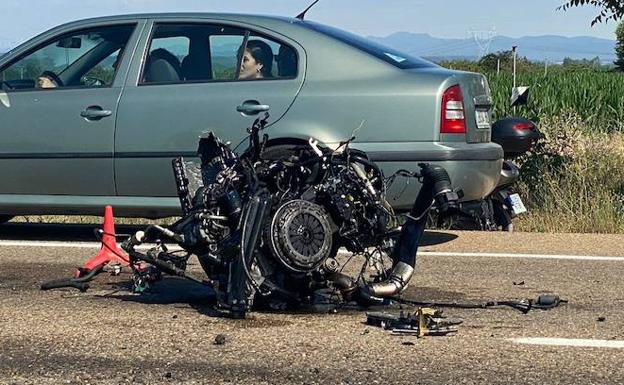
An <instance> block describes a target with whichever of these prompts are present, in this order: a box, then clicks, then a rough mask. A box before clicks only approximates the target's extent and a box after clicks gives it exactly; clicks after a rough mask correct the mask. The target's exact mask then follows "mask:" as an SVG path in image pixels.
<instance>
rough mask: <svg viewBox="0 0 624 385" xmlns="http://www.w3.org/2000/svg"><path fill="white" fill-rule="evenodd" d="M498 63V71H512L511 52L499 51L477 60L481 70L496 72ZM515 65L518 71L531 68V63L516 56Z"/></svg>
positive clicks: (524, 58)
mask: <svg viewBox="0 0 624 385" xmlns="http://www.w3.org/2000/svg"><path fill="white" fill-rule="evenodd" d="M499 61H500V69H501V70H502V71H511V70H512V69H513V51H499V52H496V53H490V54H487V55H485V56H483V57H482V58H481V59H479V63H478V64H479V67H480V68H481V69H482V70H487V71H496V69H497V68H498V63H499ZM516 65H517V67H518V69H519V70H521V71H522V70H527V69H529V68H530V67H531V62H530V61H529V59H527V58H526V57H521V56H518V57H517V58H516Z"/></svg>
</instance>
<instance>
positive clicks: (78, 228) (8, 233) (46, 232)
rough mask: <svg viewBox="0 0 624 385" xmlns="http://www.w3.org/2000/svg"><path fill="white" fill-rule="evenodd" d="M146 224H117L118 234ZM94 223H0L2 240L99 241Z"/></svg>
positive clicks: (127, 232)
mask: <svg viewBox="0 0 624 385" xmlns="http://www.w3.org/2000/svg"><path fill="white" fill-rule="evenodd" d="M144 227H145V225H116V226H115V231H116V232H117V234H133V233H135V232H136V231H138V230H140V229H142V228H144ZM96 228H101V225H93V224H48V223H7V224H3V225H0V240H20V241H66V242H72V241H73V242H97V238H96V237H95V235H94V234H93V231H94V229H96Z"/></svg>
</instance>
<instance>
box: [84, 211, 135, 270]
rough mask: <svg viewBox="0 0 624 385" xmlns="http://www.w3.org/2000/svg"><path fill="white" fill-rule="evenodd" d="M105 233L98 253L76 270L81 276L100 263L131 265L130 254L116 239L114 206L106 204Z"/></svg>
mask: <svg viewBox="0 0 624 385" xmlns="http://www.w3.org/2000/svg"><path fill="white" fill-rule="evenodd" d="M103 228H104V229H103V230H104V234H103V235H102V247H101V248H100V252H99V253H97V255H95V256H93V257H92V258H91V259H89V260H88V261H87V262H85V264H84V265H83V267H82V268H81V269H79V270H78V271H77V272H76V276H77V277H79V276H80V275H82V274H86V273H88V272H89V271H91V270H93V269H95V268H96V267H98V266H100V265H106V264H108V263H110V262H114V263H119V264H121V265H122V266H129V265H130V260H129V258H128V254H126V253H125V252H124V251H123V250H121V249H120V248H119V247H118V246H117V241H116V240H115V219H114V217H113V208H112V207H111V206H106V207H105V208H104V225H103Z"/></svg>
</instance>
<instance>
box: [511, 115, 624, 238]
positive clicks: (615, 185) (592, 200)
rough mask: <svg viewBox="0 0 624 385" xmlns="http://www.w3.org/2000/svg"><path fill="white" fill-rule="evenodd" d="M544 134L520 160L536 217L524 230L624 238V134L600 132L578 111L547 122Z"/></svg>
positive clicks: (529, 217)
mask: <svg viewBox="0 0 624 385" xmlns="http://www.w3.org/2000/svg"><path fill="white" fill-rule="evenodd" d="M540 130H541V131H542V133H543V134H544V138H543V139H542V140H541V143H540V144H539V145H538V146H537V148H536V149H535V151H534V152H533V153H531V154H529V155H527V156H526V157H525V158H524V159H521V160H520V162H521V164H522V165H523V169H522V173H523V175H522V181H521V183H520V189H521V191H522V194H523V196H524V197H525V198H526V201H527V202H526V203H527V204H528V206H529V210H530V212H529V214H528V215H525V216H523V217H521V218H520V220H519V222H518V224H519V226H518V227H519V229H520V230H522V231H546V232H580V233H624V134H622V133H618V132H614V133H606V132H604V131H599V130H594V129H592V128H591V127H589V126H588V125H587V124H586V123H585V122H584V121H583V120H582V119H581V118H580V117H579V115H578V114H576V113H574V112H566V113H564V114H561V115H558V116H555V117H547V118H542V119H541V124H540Z"/></svg>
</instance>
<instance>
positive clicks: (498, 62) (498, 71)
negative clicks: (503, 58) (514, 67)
mask: <svg viewBox="0 0 624 385" xmlns="http://www.w3.org/2000/svg"><path fill="white" fill-rule="evenodd" d="M496 75H500V59H498V61H497V63H496Z"/></svg>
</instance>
